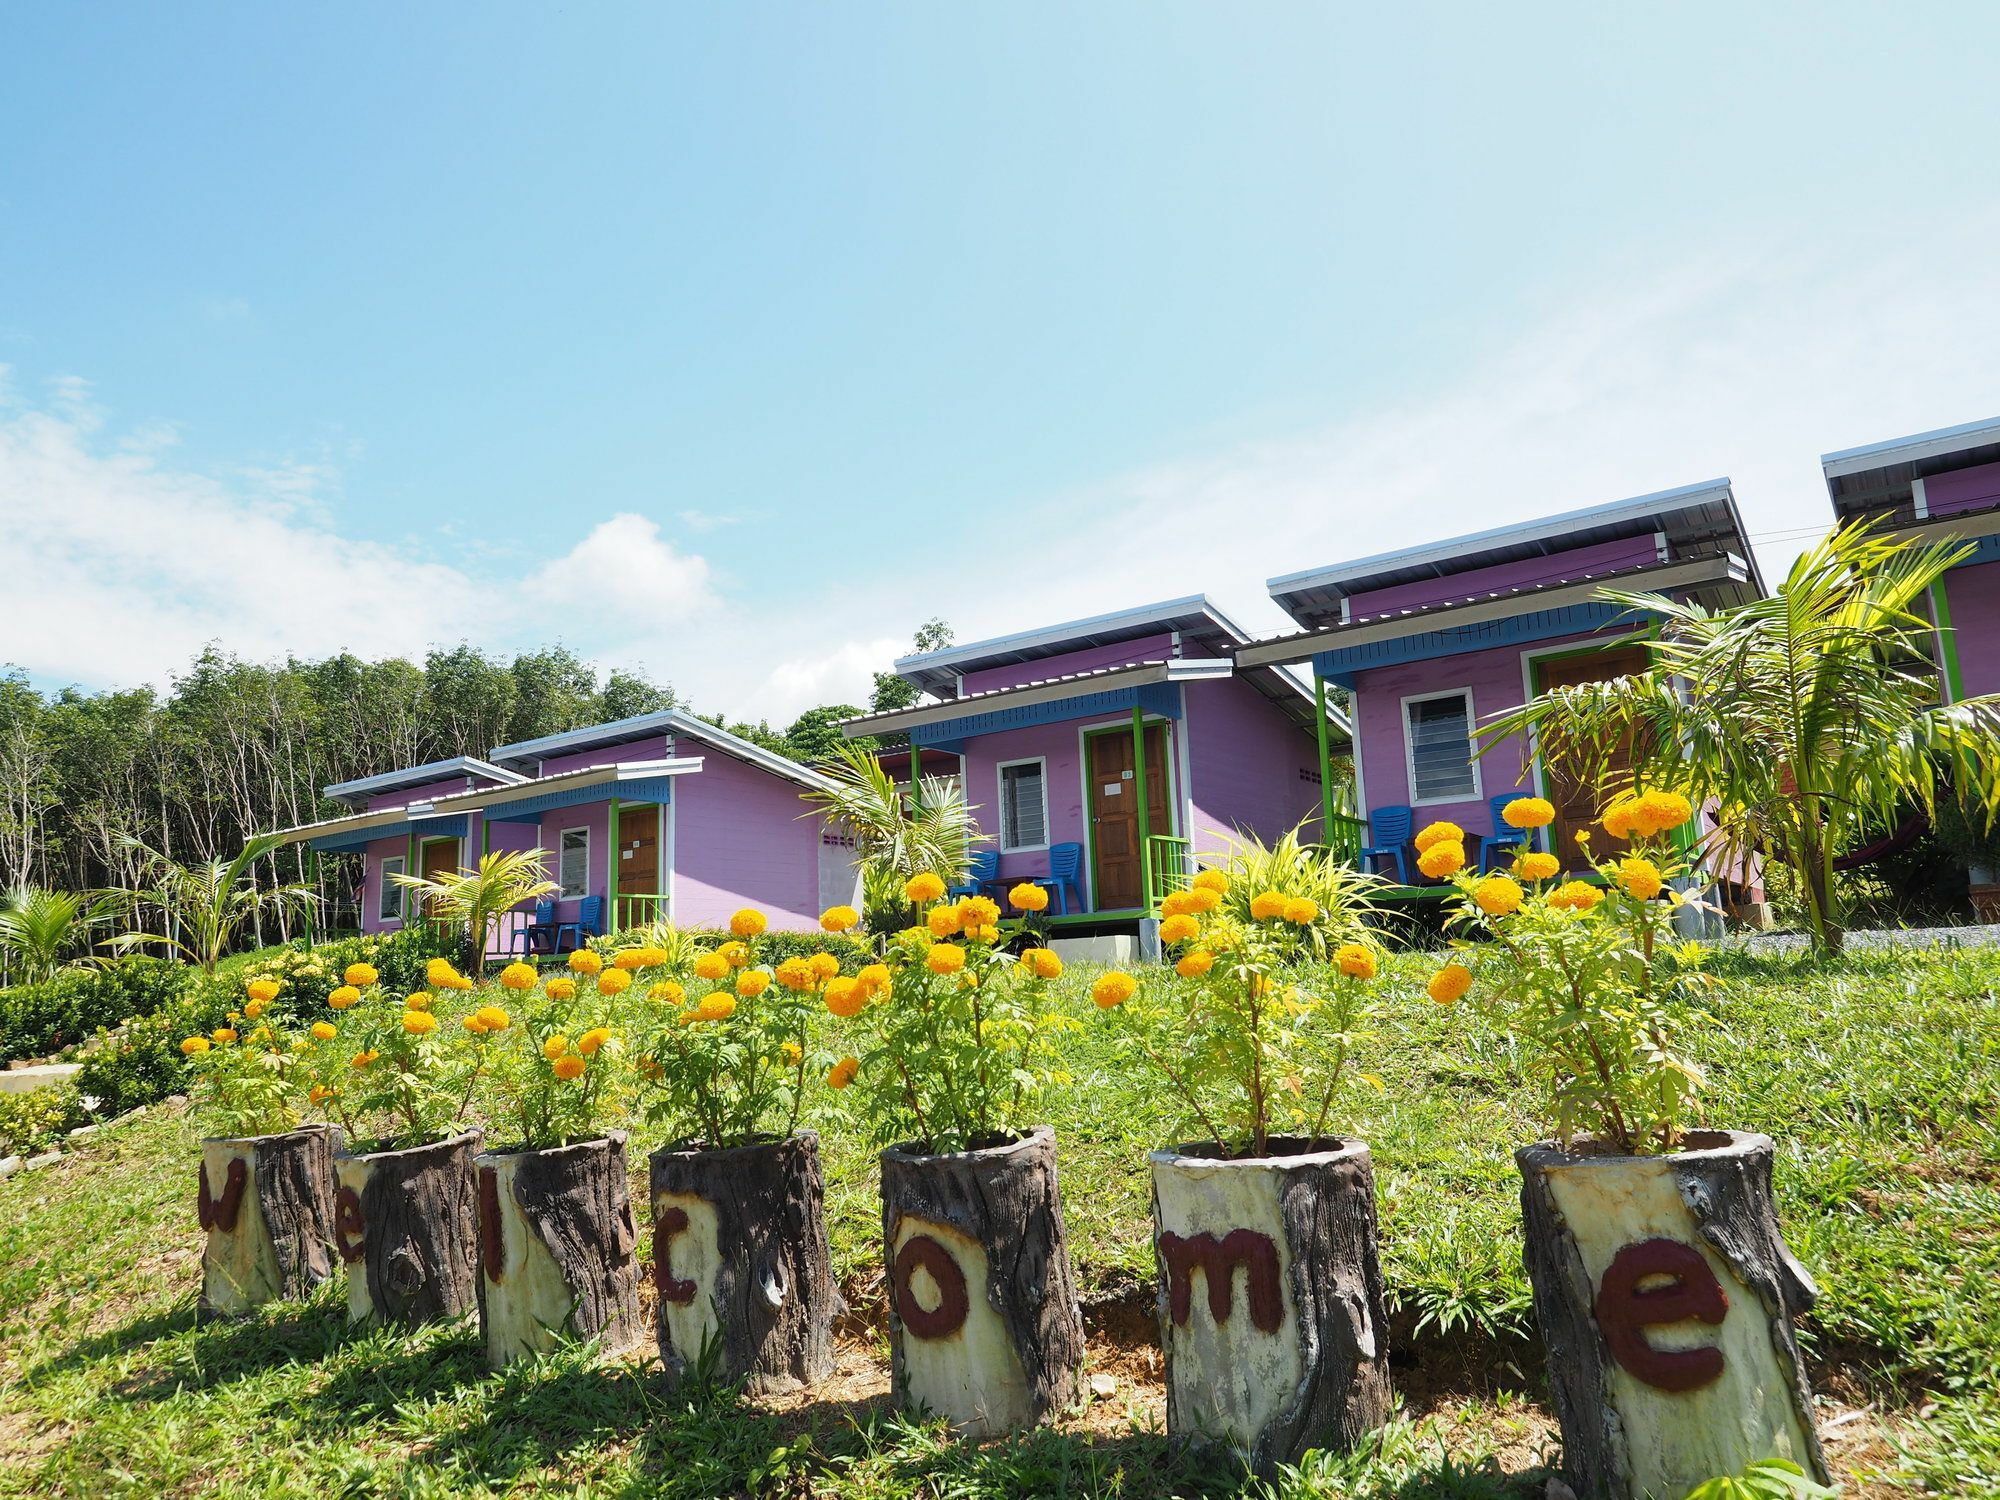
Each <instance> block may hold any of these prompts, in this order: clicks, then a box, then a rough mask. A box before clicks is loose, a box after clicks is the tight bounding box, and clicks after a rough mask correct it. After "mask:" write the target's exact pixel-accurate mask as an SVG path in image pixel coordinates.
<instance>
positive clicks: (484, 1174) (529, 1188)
mask: <svg viewBox="0 0 2000 1500" xmlns="http://www.w3.org/2000/svg"><path fill="white" fill-rule="evenodd" d="M476 1165H477V1166H478V1169H479V1246H480V1277H479V1316H480V1322H481V1324H482V1326H483V1327H484V1329H485V1334H486V1360H487V1363H488V1364H490V1365H492V1366H493V1367H494V1368H496V1369H497V1368H499V1367H500V1366H502V1365H505V1364H507V1363H509V1362H511V1361H513V1360H516V1359H522V1358H527V1357H531V1356H533V1355H536V1354H543V1353H546V1352H548V1351H549V1350H551V1349H554V1348H556V1347H557V1346H558V1345H559V1344H560V1343H561V1342H562V1340H563V1339H564V1338H565V1337H571V1336H573V1337H578V1338H593V1337H594V1338H597V1339H600V1340H602V1344H603V1350H604V1352H605V1353H606V1354H619V1353H623V1352H624V1351H625V1350H627V1349H630V1348H631V1347H632V1346H633V1345H634V1344H637V1343H638V1342H640V1340H642V1339H643V1338H644V1337H645V1328H644V1326H643V1324H642V1323H641V1322H640V1319H639V1266H638V1261H637V1259H636V1258H635V1256H634V1253H633V1252H634V1250H635V1249H636V1248H637V1245H638V1241H639V1230H638V1226H637V1225H636V1224H634V1223H633V1222H632V1195H631V1191H630V1188H629V1186H628V1184H627V1182H626V1177H625V1132H624V1131H622V1130H619V1131H613V1132H612V1133H611V1134H610V1135H608V1136H600V1137H599V1138H598V1139H596V1140H592V1141H579V1142H577V1143H575V1144H573V1145H568V1146H551V1147H549V1148H548V1149H547V1150H544V1151H516V1152H506V1153H498V1154H491V1155H487V1154H482V1155H481V1156H480V1157H479V1158H478V1159H477V1162H476Z"/></svg>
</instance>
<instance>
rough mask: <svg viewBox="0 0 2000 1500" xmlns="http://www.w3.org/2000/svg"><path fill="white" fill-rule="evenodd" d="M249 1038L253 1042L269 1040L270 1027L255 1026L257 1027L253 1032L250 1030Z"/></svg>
mask: <svg viewBox="0 0 2000 1500" xmlns="http://www.w3.org/2000/svg"><path fill="white" fill-rule="evenodd" d="M250 1040H251V1041H253V1042H268V1041H270V1040H271V1028H270V1027H268V1026H259V1027H258V1028H257V1029H256V1030H255V1031H253V1032H251V1033H250Z"/></svg>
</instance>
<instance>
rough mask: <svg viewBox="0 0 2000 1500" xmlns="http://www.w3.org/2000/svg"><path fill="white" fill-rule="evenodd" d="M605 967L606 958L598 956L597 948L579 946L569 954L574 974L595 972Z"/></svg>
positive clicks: (570, 966) (570, 969)
mask: <svg viewBox="0 0 2000 1500" xmlns="http://www.w3.org/2000/svg"><path fill="white" fill-rule="evenodd" d="M603 967H604V960H603V959H601V958H599V957H598V956H597V952H596V950H595V949H591V948H579V949H577V950H576V952H574V953H572V954H570V956H569V971H570V973H572V974H595V973H597V972H598V971H599V970H600V969H602V968H603Z"/></svg>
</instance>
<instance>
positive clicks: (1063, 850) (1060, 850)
mask: <svg viewBox="0 0 2000 1500" xmlns="http://www.w3.org/2000/svg"><path fill="white" fill-rule="evenodd" d="M1082 878H1083V845H1081V844H1051V845H1049V873H1048V878H1047V879H1043V878H1041V877H1039V876H1038V877H1036V880H1035V884H1036V885H1040V886H1047V887H1048V888H1049V889H1050V890H1052V891H1054V892H1055V893H1056V911H1057V913H1058V914H1059V915H1061V916H1065V917H1066V916H1068V915H1069V893H1070V892H1071V891H1075V892H1076V908H1077V910H1078V911H1082V910H1083V886H1082V885H1081V884H1080V883H1079V882H1080V881H1081V880H1082Z"/></svg>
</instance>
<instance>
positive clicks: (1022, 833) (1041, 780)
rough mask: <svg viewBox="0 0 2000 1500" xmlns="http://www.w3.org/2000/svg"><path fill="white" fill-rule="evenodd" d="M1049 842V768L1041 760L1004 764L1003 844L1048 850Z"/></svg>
mask: <svg viewBox="0 0 2000 1500" xmlns="http://www.w3.org/2000/svg"><path fill="white" fill-rule="evenodd" d="M1048 843H1049V788H1048V767H1047V764H1046V762H1043V761H1039V760H1016V761H1008V762H1005V763H1003V764H1002V765H1001V767H1000V847H1001V848H1002V849H1003V850H1014V849H1046V848H1047V847H1048Z"/></svg>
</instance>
